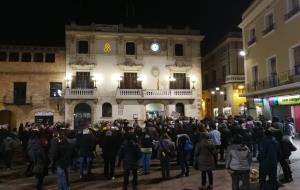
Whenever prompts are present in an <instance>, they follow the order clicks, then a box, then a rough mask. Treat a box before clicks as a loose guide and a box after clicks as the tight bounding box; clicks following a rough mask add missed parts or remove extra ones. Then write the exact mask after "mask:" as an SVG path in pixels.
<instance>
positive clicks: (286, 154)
mask: <svg viewBox="0 0 300 190" xmlns="http://www.w3.org/2000/svg"><path fill="white" fill-rule="evenodd" d="M279 144H280V149H281V157H280V161H279V163H280V166H281V168H282V171H283V179H281V180H280V182H282V183H289V182H292V181H293V176H292V170H291V167H290V156H291V154H292V151H296V150H297V149H296V148H295V146H294V145H293V144H292V142H291V141H290V140H289V139H284V138H281V139H280V140H279Z"/></svg>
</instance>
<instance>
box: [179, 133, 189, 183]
mask: <svg viewBox="0 0 300 190" xmlns="http://www.w3.org/2000/svg"><path fill="white" fill-rule="evenodd" d="M190 142H191V140H190V137H189V136H188V135H187V134H186V133H184V131H181V132H180V133H179V134H178V135H177V140H176V145H177V153H178V161H179V164H180V168H181V173H180V174H179V175H178V176H177V177H182V176H189V173H190V167H189V163H188V160H189V157H190V153H191V151H190V150H187V149H186V148H185V147H186V143H190Z"/></svg>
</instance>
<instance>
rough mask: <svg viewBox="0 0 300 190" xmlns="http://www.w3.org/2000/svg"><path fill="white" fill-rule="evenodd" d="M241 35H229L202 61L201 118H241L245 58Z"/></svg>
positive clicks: (242, 111) (243, 109)
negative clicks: (239, 116) (242, 54)
mask: <svg viewBox="0 0 300 190" xmlns="http://www.w3.org/2000/svg"><path fill="white" fill-rule="evenodd" d="M241 50H243V41H242V34H241V33H229V34H228V35H226V36H225V37H224V38H223V39H222V41H221V43H220V44H219V45H218V46H217V47H216V48H214V49H213V50H212V51H211V52H209V53H208V54H207V55H206V56H205V57H204V58H203V64H202V73H203V75H202V77H203V97H202V99H203V105H202V106H203V109H204V110H205V111H204V112H203V114H204V115H203V116H204V117H208V118H213V117H216V116H218V115H221V114H224V115H225V116H229V115H240V114H243V113H244V111H245V108H244V103H245V102H246V99H245V98H244V97H242V96H241V95H242V94H244V91H243V90H244V80H245V79H244V57H242V56H241V55H239V52H240V51H241Z"/></svg>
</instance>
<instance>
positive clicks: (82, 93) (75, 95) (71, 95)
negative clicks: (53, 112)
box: [65, 88, 98, 100]
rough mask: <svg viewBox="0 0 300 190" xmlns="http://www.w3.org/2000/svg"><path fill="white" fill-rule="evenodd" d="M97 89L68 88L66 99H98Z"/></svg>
mask: <svg viewBox="0 0 300 190" xmlns="http://www.w3.org/2000/svg"><path fill="white" fill-rule="evenodd" d="M97 98H98V97H97V88H93V89H82V88H67V89H66V93H65V99H79V100H82V99H88V100H95V99H97Z"/></svg>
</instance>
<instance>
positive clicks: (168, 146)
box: [158, 139, 176, 159]
mask: <svg viewBox="0 0 300 190" xmlns="http://www.w3.org/2000/svg"><path fill="white" fill-rule="evenodd" d="M175 155H176V151H175V146H174V143H173V142H172V141H171V139H161V140H159V143H158V158H160V159H161V158H163V157H165V156H167V157H168V158H172V157H174V156H175Z"/></svg>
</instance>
